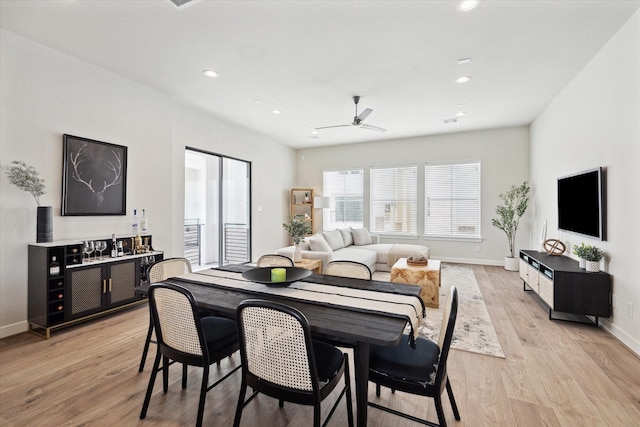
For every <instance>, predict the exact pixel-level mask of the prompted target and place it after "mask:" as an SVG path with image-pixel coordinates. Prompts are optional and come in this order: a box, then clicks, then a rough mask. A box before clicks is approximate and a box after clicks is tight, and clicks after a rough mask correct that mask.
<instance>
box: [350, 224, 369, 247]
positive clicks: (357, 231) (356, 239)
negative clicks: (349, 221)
mask: <svg viewBox="0 0 640 427" xmlns="http://www.w3.org/2000/svg"><path fill="white" fill-rule="evenodd" d="M351 235H353V244H354V245H356V246H362V245H370V244H372V243H373V240H371V235H370V234H369V230H367V229H366V228H352V229H351Z"/></svg>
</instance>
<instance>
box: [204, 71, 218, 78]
mask: <svg viewBox="0 0 640 427" xmlns="http://www.w3.org/2000/svg"><path fill="white" fill-rule="evenodd" d="M202 74H204V75H205V76H207V77H218V73H216V72H215V71H213V70H204V71H203V72H202Z"/></svg>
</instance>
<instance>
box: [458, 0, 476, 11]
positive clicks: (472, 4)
mask: <svg viewBox="0 0 640 427" xmlns="http://www.w3.org/2000/svg"><path fill="white" fill-rule="evenodd" d="M478 6H480V0H462V1H461V2H460V3H458V6H457V7H456V8H457V9H458V12H461V13H465V12H469V11H471V10H473V9H475V8H477V7H478Z"/></svg>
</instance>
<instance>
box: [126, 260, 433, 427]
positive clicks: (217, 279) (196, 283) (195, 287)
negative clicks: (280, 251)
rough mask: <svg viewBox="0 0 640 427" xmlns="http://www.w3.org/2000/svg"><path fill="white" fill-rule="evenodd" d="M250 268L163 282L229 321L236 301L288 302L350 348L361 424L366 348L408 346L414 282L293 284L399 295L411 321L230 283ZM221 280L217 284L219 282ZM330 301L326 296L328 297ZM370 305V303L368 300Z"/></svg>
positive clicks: (309, 280)
mask: <svg viewBox="0 0 640 427" xmlns="http://www.w3.org/2000/svg"><path fill="white" fill-rule="evenodd" d="M252 268H255V267H253V266H251V265H247V264H229V265H225V266H221V267H217V268H214V269H206V270H201V271H198V272H193V273H187V274H184V275H181V276H177V277H172V278H169V279H167V280H165V281H164V282H166V283H173V284H177V285H180V286H183V287H184V288H186V289H188V290H189V291H190V292H191V293H192V294H193V296H194V299H195V301H196V304H197V305H198V307H199V308H202V309H204V310H207V311H210V312H212V313H213V314H214V315H218V316H224V317H227V318H231V319H235V315H236V309H237V308H238V305H239V304H240V302H242V301H244V300H247V299H253V298H260V299H267V300H271V301H276V302H280V303H284V304H287V305H290V306H292V307H295V308H297V309H298V310H300V311H301V312H302V313H303V314H304V315H305V317H306V318H307V320H308V322H309V325H310V327H311V333H312V336H313V337H314V338H315V339H320V340H322V339H326V340H330V341H332V342H333V343H335V344H336V345H338V346H345V347H352V348H353V351H354V359H355V360H354V374H355V375H354V376H355V393H356V422H357V425H358V426H359V427H364V426H366V425H367V401H368V384H369V379H368V377H369V348H370V346H371V345H378V346H396V345H410V343H409V342H407V341H406V340H403V336H405V337H406V336H407V333H406V330H407V328H410V329H411V331H410V332H409V334H408V336H412V333H411V332H415V331H414V329H415V330H417V329H416V328H417V326H418V325H419V323H420V322H421V321H422V317H423V316H424V315H425V309H424V303H423V302H422V299H421V298H420V290H421V288H420V287H419V286H415V285H407V284H398V283H391V282H384V281H376V280H363V279H352V278H345V277H339V276H329V275H323V274H311V275H310V276H308V277H306V278H304V279H302V280H301V281H299V282H296V283H297V284H299V286H298V287H301V288H304V286H311V285H313V286H315V285H318V284H319V285H328V286H333V287H337V288H346V290H347V291H348V292H351V291H352V290H355V291H357V290H363V291H373V292H375V293H376V294H377V293H384V294H380V295H381V296H382V297H381V299H390V300H393V298H400V299H402V298H404V299H410V300H411V301H412V302H413V299H414V298H415V299H416V300H417V301H419V304H418V303H414V306H415V307H416V311H417V310H421V313H419V315H418V320H417V322H418V324H416V319H408V318H407V317H405V316H402V315H399V314H394V313H389V312H384V311H379V310H377V309H375V308H374V309H368V308H367V307H366V305H367V304H366V302H367V301H366V298H365V304H364V305H365V307H364V308H363V307H362V306H360V307H350V306H345V305H339V304H334V303H332V302H331V301H330V302H325V301H317V300H304V299H296V298H290V297H287V296H286V295H285V296H283V295H281V294H278V292H275V290H277V289H281V288H279V287H270V286H268V285H265V284H259V283H256V284H253V283H250V285H252V286H249V287H248V289H246V288H242V287H237V288H236V287H234V286H230V285H229V283H231V285H233V283H235V282H236V281H237V282H238V284H241V282H242V281H246V279H243V278H242V277H241V274H242V273H243V272H245V271H247V270H249V269H252ZM223 282H224V283H226V285H221V284H220V283H223ZM305 283H306V284H309V285H305ZM148 287H149V285H141V286H140V287H139V288H138V289H137V292H138V293H139V294H143V295H144V294H145V293H146V292H148ZM330 300H331V299H330ZM371 305H372V306H375V304H371Z"/></svg>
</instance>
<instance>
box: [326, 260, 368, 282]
mask: <svg viewBox="0 0 640 427" xmlns="http://www.w3.org/2000/svg"><path fill="white" fill-rule="evenodd" d="M324 274H329V275H331V276H341V277H350V278H352V279H364V280H371V277H372V274H371V269H370V268H369V267H368V266H367V265H366V264H363V263H361V262H356V261H331V262H329V263H327V265H326V266H325V267H324Z"/></svg>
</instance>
